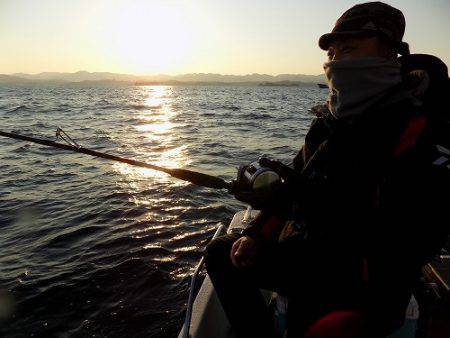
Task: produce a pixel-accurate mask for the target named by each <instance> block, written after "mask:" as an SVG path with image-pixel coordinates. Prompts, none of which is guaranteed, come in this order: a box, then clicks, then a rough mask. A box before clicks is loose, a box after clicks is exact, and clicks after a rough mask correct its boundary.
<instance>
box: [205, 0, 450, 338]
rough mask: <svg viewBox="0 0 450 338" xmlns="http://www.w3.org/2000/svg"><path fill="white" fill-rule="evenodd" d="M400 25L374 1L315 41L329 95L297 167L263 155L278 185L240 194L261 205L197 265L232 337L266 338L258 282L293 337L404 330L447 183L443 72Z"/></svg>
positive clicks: (440, 238) (436, 235) (438, 234)
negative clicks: (273, 297)
mask: <svg viewBox="0 0 450 338" xmlns="http://www.w3.org/2000/svg"><path fill="white" fill-rule="evenodd" d="M404 31H405V19H404V16H403V14H402V12H401V11H400V10H398V9H396V8H394V7H392V6H390V5H387V4H384V3H382V2H369V3H363V4H358V5H355V6H354V7H352V8H350V9H349V10H347V11H346V12H345V13H344V14H343V15H342V16H341V17H340V18H339V19H338V20H337V22H336V24H335V27H334V29H333V30H332V32H331V33H328V34H325V35H323V36H322V37H321V38H320V39H319V46H320V48H321V49H323V50H325V51H327V52H328V59H329V62H327V63H325V64H324V70H325V75H326V77H327V79H328V85H329V89H330V93H329V96H328V99H327V102H326V104H325V105H324V106H322V107H316V108H314V112H315V113H316V115H317V116H318V117H317V118H316V119H315V120H314V121H313V123H312V125H311V127H310V129H309V131H308V133H307V135H306V138H305V143H304V145H303V147H302V148H301V150H300V152H299V153H298V155H297V156H296V157H295V159H294V161H293V169H290V168H287V167H286V166H284V165H283V164H281V163H279V162H277V161H274V160H268V159H263V160H261V165H263V166H267V167H270V168H272V169H273V170H275V171H277V172H278V173H279V174H280V176H281V177H282V178H283V183H282V184H281V185H280V186H279V187H278V188H277V190H276V191H275V192H273V193H272V194H269V195H267V194H264V195H262V194H260V193H258V192H254V191H250V190H248V191H246V190H241V189H236V193H235V195H236V197H237V198H238V199H239V200H241V201H244V202H246V203H249V204H250V205H252V206H253V207H255V208H258V209H261V210H262V211H261V213H260V214H259V216H258V217H257V218H256V219H255V220H253V221H252V222H251V225H250V226H249V227H248V228H247V229H245V230H244V232H243V233H242V234H235V235H226V236H223V237H219V238H217V239H216V240H214V241H212V242H211V243H210V244H209V245H208V246H207V248H206V253H205V259H206V267H207V271H208V274H209V276H210V278H211V280H212V283H213V285H214V287H215V289H216V291H217V293H218V296H219V299H220V301H221V303H222V305H223V308H224V310H225V312H226V314H227V317H228V319H229V321H230V323H231V325H232V327H233V329H234V331H235V333H236V335H237V336H238V337H272V336H274V331H273V325H272V323H273V319H272V318H271V316H270V314H269V311H268V308H267V306H266V303H265V301H264V300H263V298H262V295H261V293H260V291H259V289H260V288H263V289H268V290H274V291H276V292H277V293H279V294H281V295H283V296H285V297H287V299H288V301H289V305H288V312H287V325H288V328H287V333H288V337H302V336H305V335H306V336H307V337H313V336H315V337H323V336H326V334H325V333H320V332H325V331H326V330H327V329H328V330H334V331H333V332H334V333H333V334H334V335H333V337H339V332H338V330H339V328H341V329H342V328H346V330H347V331H348V332H346V333H342V336H345V337H350V336H351V337H369V336H370V337H385V336H386V335H387V334H389V333H391V332H393V331H395V330H396V329H398V328H399V327H400V326H401V325H402V323H403V320H404V317H405V309H406V307H407V305H408V303H409V300H410V297H411V294H412V292H413V290H414V287H415V286H416V284H417V283H418V281H419V278H420V274H421V267H422V266H423V265H424V264H425V263H426V262H428V261H430V260H431V259H432V258H433V256H434V255H436V254H437V253H438V251H439V249H440V248H442V246H443V245H444V242H445V240H446V238H447V231H448V229H447V227H448V217H447V218H445V217H444V216H443V215H442V213H443V212H444V211H445V210H446V209H447V208H448V197H444V196H446V195H445V194H444V193H445V192H446V189H449V188H450V187H449V182H450V180H449V169H448V168H449V167H447V166H446V164H445V163H444V162H445V161H439V160H438V159H439V156H441V155H442V154H439V149H447V148H445V147H444V146H443V145H445V144H446V143H445V142H447V141H448V135H449V134H448V129H447V130H445V131H442V129H443V128H441V126H444V127H448V108H447V107H446V106H445V105H444V104H443V100H442V97H441V95H445V94H443V93H450V91H449V80H448V73H447V67H446V66H445V64H443V63H442V61H440V60H439V59H437V58H435V57H432V56H429V55H410V53H409V46H408V44H407V43H405V42H403V41H402V38H403V34H404ZM398 54H400V55H401V57H398ZM447 95H448V94H447ZM445 119H447V120H445ZM444 120H445V121H444ZM442 121H444V122H442ZM444 129H445V128H444ZM236 184H237V186H238V187H239V179H238V181H237V183H236ZM446 194H448V191H447V192H446ZM333 314H338V316H337V317H336V316H335V317H334V318H335V319H336V318H340V319H339V320H337V321H336V320H335V321H333V320H331V321H328V322H327V321H326V320H324V318H330V317H329V316H330V315H331V316H332V315H333ZM339 314H344V315H343V317H342V316H341V317H339ZM327 316H328V317H327ZM318 323H319V324H318ZM330 323H331V324H330ZM327 325H328V328H327ZM330 325H331V329H330V327H329V326H330ZM333 325H334V326H333ZM311 330H318V331H317V332H319V333H317V332H312V331H311ZM320 330H323V331H320ZM349 331H351V332H349ZM350 334H351V335H350ZM327 337H328V336H327Z"/></svg>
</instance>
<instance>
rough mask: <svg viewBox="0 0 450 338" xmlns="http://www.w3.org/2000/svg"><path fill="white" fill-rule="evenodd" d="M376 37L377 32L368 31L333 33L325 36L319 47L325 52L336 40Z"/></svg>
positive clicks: (321, 38)
mask: <svg viewBox="0 0 450 338" xmlns="http://www.w3.org/2000/svg"><path fill="white" fill-rule="evenodd" d="M373 35H376V33H375V32H367V31H346V32H332V33H327V34H324V35H322V36H321V37H320V39H319V47H320V48H321V49H323V50H328V48H329V47H330V44H331V43H332V42H333V41H335V40H342V39H348V38H359V37H369V36H373Z"/></svg>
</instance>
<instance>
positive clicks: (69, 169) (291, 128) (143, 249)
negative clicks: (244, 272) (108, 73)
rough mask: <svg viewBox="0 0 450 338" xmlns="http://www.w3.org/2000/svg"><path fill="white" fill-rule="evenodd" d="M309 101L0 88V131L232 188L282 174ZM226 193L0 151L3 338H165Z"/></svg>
mask: <svg viewBox="0 0 450 338" xmlns="http://www.w3.org/2000/svg"><path fill="white" fill-rule="evenodd" d="M324 95H325V93H324V91H323V90H320V89H316V88H309V89H308V88H306V89H305V88H277V87H274V88H270V87H213V86H211V87H207V86H203V87H202V86H198V87H164V86H161V87H158V86H157V87H120V88H117V87H112V88H87V87H83V88H81V87H46V88H42V87H30V88H24V87H16V88H11V87H3V88H2V87H0V127H1V128H0V129H1V130H5V131H15V132H18V133H23V134H27V135H34V136H40V137H46V138H54V134H55V130H56V128H57V127H58V126H60V127H62V128H63V129H64V130H65V131H66V132H68V133H69V134H70V135H71V136H72V137H73V138H75V139H76V140H77V141H78V142H79V143H81V144H82V145H83V146H86V147H91V148H93V149H96V150H100V151H107V152H111V153H114V154H117V155H121V156H126V157H131V158H134V159H138V160H143V161H147V162H150V163H153V164H158V165H163V166H168V167H189V168H193V169H198V170H201V171H203V172H207V173H211V174H215V175H220V176H221V177H224V178H227V179H231V178H232V177H233V176H234V175H235V172H236V167H237V166H238V165H240V164H244V163H248V162H249V161H253V160H255V159H257V158H258V157H259V156H260V155H261V154H269V155H271V156H273V157H276V158H279V159H281V160H284V161H286V162H288V161H289V160H290V159H292V157H293V156H294V155H295V153H296V151H297V150H298V148H299V147H300V145H301V144H302V142H303V137H304V135H305V132H306V130H307V128H308V126H309V123H310V121H311V119H312V117H311V115H310V114H309V113H308V112H307V109H308V108H309V107H310V106H311V105H313V104H315V103H317V102H320V100H322V99H323V97H324ZM244 207H245V206H243V205H242V204H240V203H238V202H236V201H235V200H233V199H232V198H231V197H230V196H228V195H227V194H226V193H225V192H220V191H213V190H209V189H205V188H199V187H196V186H193V185H190V184H186V183H184V182H180V181H178V180H176V179H172V178H170V177H167V176H166V175H164V174H161V173H157V172H153V171H151V170H145V169H140V168H133V167H130V166H127V165H125V164H120V163H114V162H108V161H106V160H99V159H95V158H91V157H88V156H85V155H81V154H74V153H68V152H65V151H61V150H57V149H51V148H46V147H43V146H39V145H36V144H27V143H25V142H18V141H15V140H11V139H5V138H0V336H7V337H28V336H35V337H40V336H43V337H72V336H73V337H86V336H88V337H91V336H95V337H116V336H117V337H125V336H127V337H133V336H135V337H144V336H145V337H174V336H176V335H177V334H178V330H179V329H180V325H181V322H182V320H183V316H184V311H185V305H186V299H187V295H188V279H189V275H190V273H191V272H192V270H193V267H194V266H195V263H196V262H197V261H198V259H199V258H200V257H201V251H202V248H203V247H204V245H205V244H206V243H207V241H208V239H209V238H210V237H211V236H212V234H213V233H214V231H215V229H216V228H217V227H218V225H219V224H228V222H229V221H230V219H231V217H232V216H233V214H234V213H235V212H236V211H238V210H240V209H243V208H244Z"/></svg>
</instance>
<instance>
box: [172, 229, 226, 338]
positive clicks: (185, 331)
mask: <svg viewBox="0 0 450 338" xmlns="http://www.w3.org/2000/svg"><path fill="white" fill-rule="evenodd" d="M225 230H226V228H225V225H223V224H222V225H221V226H219V228H217V230H216V232H215V233H214V236H213V237H212V239H211V240H213V239H214V238H216V237H218V236H220V235H222V234H224V233H225ZM203 264H204V258H203V257H202V258H201V259H200V261H199V262H198V264H197V266H196V268H195V270H194V273H193V274H192V277H191V284H190V290H189V298H188V303H187V308H186V317H185V319H184V323H183V327H182V329H181V334H180V335H179V337H181V338H189V328H190V326H191V319H192V308H193V306H194V301H195V297H196V294H195V293H196V290H197V285H198V281H199V279H200V272H201V270H202V268H203Z"/></svg>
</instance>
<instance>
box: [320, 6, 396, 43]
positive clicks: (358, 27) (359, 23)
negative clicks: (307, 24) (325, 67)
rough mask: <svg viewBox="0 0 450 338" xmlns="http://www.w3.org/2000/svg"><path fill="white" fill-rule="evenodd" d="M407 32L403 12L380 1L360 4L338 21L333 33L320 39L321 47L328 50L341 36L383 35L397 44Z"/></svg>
mask: <svg viewBox="0 0 450 338" xmlns="http://www.w3.org/2000/svg"><path fill="white" fill-rule="evenodd" d="M404 33H405V17H404V16H403V13H402V12H401V11H400V10H398V9H397V8H394V7H392V6H390V5H388V4H385V3H383V2H380V1H376V2H366V3H362V4H358V5H355V6H353V7H352V8H350V9H349V10H347V11H346V12H345V13H344V14H342V16H341V17H340V18H339V19H338V20H337V21H336V24H335V26H334V28H333V30H332V32H331V33H327V34H324V35H322V36H321V37H320V39H319V47H320V48H322V49H323V50H327V49H328V47H329V46H330V44H331V42H332V41H333V40H336V39H341V38H351V37H370V36H381V37H382V38H385V39H387V40H388V41H389V42H390V43H392V44H393V45H395V46H397V45H400V44H401V42H402V38H403V34H404Z"/></svg>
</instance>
